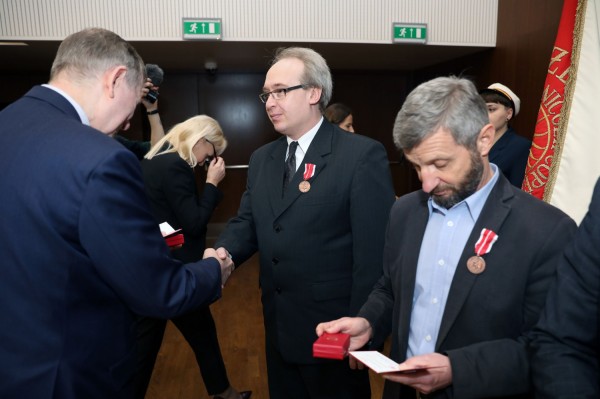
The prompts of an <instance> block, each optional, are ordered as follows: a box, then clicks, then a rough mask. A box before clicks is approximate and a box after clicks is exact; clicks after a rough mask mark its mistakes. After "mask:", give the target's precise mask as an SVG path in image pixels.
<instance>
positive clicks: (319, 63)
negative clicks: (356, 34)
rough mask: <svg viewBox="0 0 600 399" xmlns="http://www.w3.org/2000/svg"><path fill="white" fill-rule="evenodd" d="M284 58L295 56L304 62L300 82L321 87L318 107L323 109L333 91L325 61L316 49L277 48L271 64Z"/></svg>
mask: <svg viewBox="0 0 600 399" xmlns="http://www.w3.org/2000/svg"><path fill="white" fill-rule="evenodd" d="M284 58H297V59H299V60H300V61H302V63H303V64H304V75H303V76H301V78H300V83H302V84H303V85H307V86H310V87H318V88H320V89H321V98H320V99H319V109H320V110H321V112H324V111H325V107H327V104H329V100H331V94H332V92H333V81H332V79H331V71H330V70H329V66H327V61H325V59H324V58H323V57H322V56H321V54H319V53H317V52H316V51H314V50H312V49H309V48H305V47H287V48H279V49H277V52H276V53H275V58H273V61H272V62H271V65H273V64H275V63H276V62H278V61H281V60H282V59H284Z"/></svg>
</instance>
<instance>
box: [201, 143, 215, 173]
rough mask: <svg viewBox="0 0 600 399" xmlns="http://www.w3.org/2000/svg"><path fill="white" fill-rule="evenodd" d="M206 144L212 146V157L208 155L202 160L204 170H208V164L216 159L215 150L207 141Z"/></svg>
mask: <svg viewBox="0 0 600 399" xmlns="http://www.w3.org/2000/svg"><path fill="white" fill-rule="evenodd" d="M204 140H206V139H204ZM206 142H207V143H209V144H210V145H212V148H213V155H208V156H207V157H206V158H204V170H208V167H209V166H210V163H211V162H212V160H213V159H215V158H217V150H216V148H215V145H214V144H213V143H211V142H210V141H208V140H206Z"/></svg>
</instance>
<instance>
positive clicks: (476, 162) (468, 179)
mask: <svg viewBox="0 0 600 399" xmlns="http://www.w3.org/2000/svg"><path fill="white" fill-rule="evenodd" d="M482 176H483V162H482V161H481V157H480V156H479V154H478V153H477V152H476V151H472V152H471V170H469V173H467V175H466V176H465V178H464V180H463V181H462V182H460V184H459V186H458V188H457V189H456V190H454V192H453V193H452V194H450V195H449V196H447V197H438V196H436V195H433V194H432V195H431V197H432V198H433V200H434V201H435V203H436V204H438V205H439V206H441V207H444V208H446V209H450V208H452V207H453V206H454V205H456V204H458V203H459V202H460V201H462V200H464V199H465V198H468V197H470V196H471V195H473V193H475V191H477V187H479V183H481V178H482Z"/></svg>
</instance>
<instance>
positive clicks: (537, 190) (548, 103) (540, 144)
mask: <svg viewBox="0 0 600 399" xmlns="http://www.w3.org/2000/svg"><path fill="white" fill-rule="evenodd" d="M577 5H578V0H565V2H564V4H563V9H562V15H561V18H560V25H559V27H558V33H557V35H556V41H555V44H554V49H553V50H552V57H551V58H550V65H549V66H548V74H547V75H546V82H545V83H544V92H543V94H542V100H541V104H540V110H539V113H538V118H537V122H536V126H535V132H534V135H533V144H532V145H531V150H530V152H529V159H528V160H527V168H526V169H525V179H524V180H523V190H524V191H527V192H529V193H530V194H532V195H534V196H536V197H538V198H540V199H545V191H546V188H547V183H548V179H549V178H550V170H551V166H552V162H553V160H554V157H555V156H558V155H559V154H560V151H559V150H560V149H558V148H557V142H558V140H557V138H558V137H559V135H560V134H561V127H562V125H561V121H563V117H564V115H565V113H566V112H564V111H566V110H563V105H564V104H565V85H566V82H567V80H568V79H569V76H570V73H569V69H570V67H571V55H572V51H573V30H574V27H575V17H576V14H577Z"/></svg>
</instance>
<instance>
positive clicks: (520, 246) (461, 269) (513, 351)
mask: <svg viewBox="0 0 600 399" xmlns="http://www.w3.org/2000/svg"><path fill="white" fill-rule="evenodd" d="M427 200H428V195H427V194H425V193H424V192H423V191H417V192H414V193H411V194H408V195H406V196H403V197H402V198H400V199H399V200H398V201H396V203H395V204H394V206H393V207H392V211H391V213H390V222H389V225H388V230H387V233H386V244H385V250H384V263H383V265H384V267H383V276H382V277H381V279H380V280H379V282H378V283H377V285H376V287H375V289H374V290H373V292H372V293H371V295H370V296H369V299H368V301H367V303H366V304H365V305H364V307H363V308H362V309H361V311H360V313H359V316H362V317H365V318H366V319H367V320H369V322H370V323H371V326H372V327H373V331H374V339H373V342H374V344H378V343H380V342H382V340H383V339H384V338H385V337H386V336H387V334H388V333H389V332H390V326H391V331H392V350H391V357H392V358H393V359H394V360H396V361H398V362H402V361H404V360H405V359H406V351H407V348H408V335H409V324H410V317H411V311H412V305H413V294H414V288H415V277H416V268H417V261H418V257H419V251H420V246H421V240H422V238H423V235H424V233H425V227H426V225H427V221H428V217H429V210H428V208H427ZM483 228H487V229H490V230H492V231H494V232H495V233H496V234H498V240H497V241H496V243H495V244H494V246H493V247H492V250H491V252H489V253H488V254H486V255H484V256H483V257H484V259H485V262H486V269H485V271H484V272H483V273H481V274H479V275H475V274H472V273H471V272H469V270H468V269H467V267H466V263H467V259H469V258H470V257H471V256H473V255H474V254H475V251H474V246H475V243H476V242H477V240H478V238H479V235H480V233H481V230H482V229H483ZM574 230H575V223H574V222H573V220H572V219H570V218H569V217H568V216H567V215H565V214H564V213H563V212H561V211H560V210H558V209H556V208H554V207H552V206H551V205H548V204H546V203H544V202H542V201H540V200H538V199H536V198H534V197H532V196H531V195H529V194H527V193H524V192H522V191H521V190H519V189H517V188H515V187H513V186H512V185H511V184H510V183H509V182H508V181H507V180H506V179H505V178H504V177H503V176H499V180H498V181H497V182H496V184H495V186H494V187H493V188H492V190H491V192H490V195H489V197H488V199H487V201H486V203H485V205H484V208H483V209H482V212H481V214H480V216H479V218H478V220H477V221H476V223H475V226H474V227H473V231H472V232H471V235H470V236H469V238H468V240H467V244H466V247H465V249H464V251H463V253H462V255H461V258H460V261H459V263H458V265H457V268H456V272H455V274H454V278H453V280H452V284H451V286H450V291H449V293H448V300H447V303H446V308H445V309H444V314H443V317H442V323H441V326H440V330H439V336H438V340H437V342H436V352H439V353H444V354H446V355H448V356H449V358H450V363H451V365H452V378H453V383H452V385H451V386H450V387H449V388H447V389H443V390H440V391H438V392H436V393H434V394H433V395H430V396H431V397H434V398H460V399H464V398H486V397H494V396H504V395H506V396H511V395H514V396H513V397H519V396H517V395H519V394H524V395H526V394H527V392H528V391H529V361H528V356H527V351H526V347H527V339H526V338H525V336H524V333H525V332H526V331H528V330H530V329H531V328H532V327H533V325H534V324H535V322H536V321H537V319H538V316H539V313H540V311H541V308H542V306H543V303H544V298H545V295H546V292H547V289H548V286H549V285H550V282H551V279H552V276H553V274H554V272H555V268H556V264H557V260H558V258H559V255H560V253H561V251H562V248H563V247H564V245H565V244H566V243H567V241H569V239H570V238H571V236H572V233H573V231H574ZM399 391H400V384H397V383H392V382H388V381H386V385H385V389H384V398H394V399H397V398H398V397H399ZM413 395H414V393H413ZM413 397H414V396H413Z"/></svg>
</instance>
